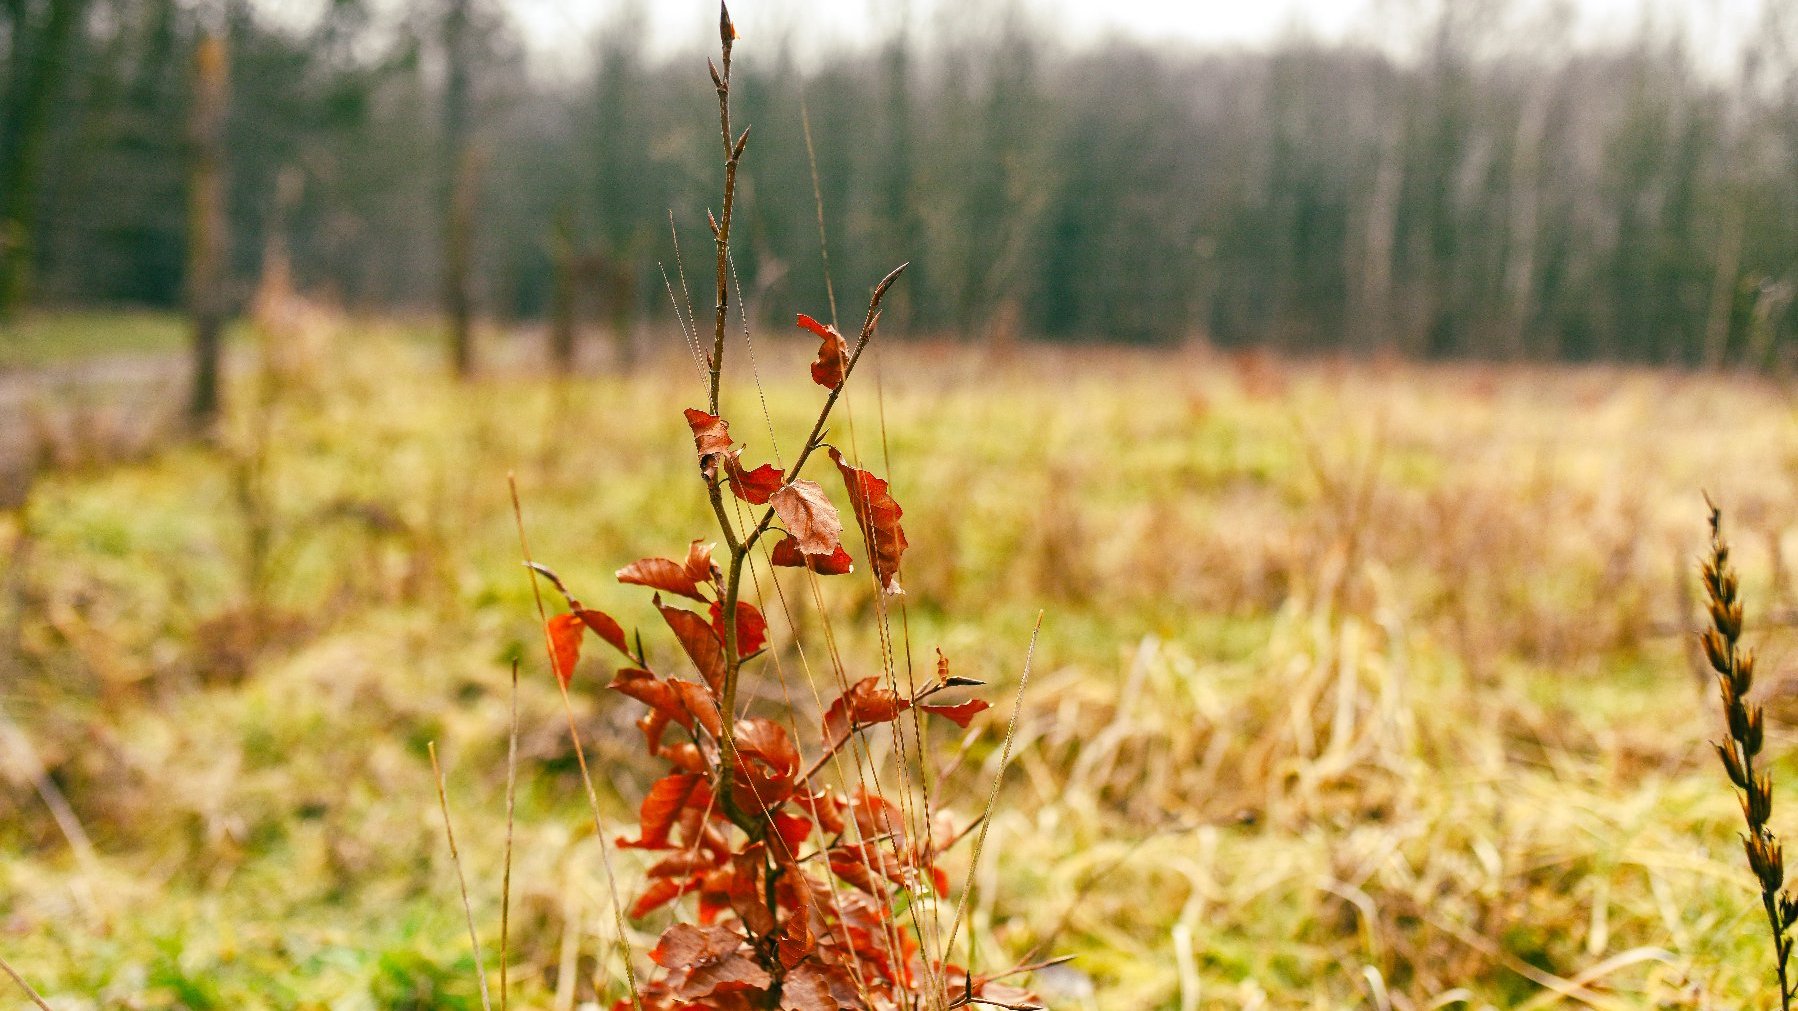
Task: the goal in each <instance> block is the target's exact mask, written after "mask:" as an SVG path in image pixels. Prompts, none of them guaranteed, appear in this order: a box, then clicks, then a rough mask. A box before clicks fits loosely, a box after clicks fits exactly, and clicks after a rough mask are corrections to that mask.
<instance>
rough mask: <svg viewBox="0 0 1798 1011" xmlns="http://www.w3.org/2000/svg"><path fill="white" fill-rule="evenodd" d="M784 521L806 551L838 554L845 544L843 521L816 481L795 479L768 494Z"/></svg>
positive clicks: (802, 550) (828, 554)
mask: <svg viewBox="0 0 1798 1011" xmlns="http://www.w3.org/2000/svg"><path fill="white" fill-rule="evenodd" d="M768 504H769V505H772V506H773V507H774V512H775V514H776V515H778V516H779V517H780V522H781V525H782V526H784V527H786V528H787V533H788V534H790V535H792V537H793V539H794V540H795V541H797V542H798V547H799V551H800V553H802V554H806V555H822V556H824V557H826V558H828V557H830V556H832V555H834V554H836V553H837V551H839V550H840V549H841V548H842V546H843V521H842V519H841V518H840V517H839V516H838V515H837V507H836V506H834V505H832V504H831V502H830V498H829V497H828V496H826V495H825V494H824V489H823V488H822V487H820V486H819V484H818V482H816V481H793V482H791V483H789V484H784V485H782V486H781V487H780V489H779V490H778V491H776V492H775V493H774V494H772V495H770V496H768Z"/></svg>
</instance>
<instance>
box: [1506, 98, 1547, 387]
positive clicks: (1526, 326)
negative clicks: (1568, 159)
mask: <svg viewBox="0 0 1798 1011" xmlns="http://www.w3.org/2000/svg"><path fill="white" fill-rule="evenodd" d="M1549 98H1550V95H1549V91H1548V88H1547V87H1540V88H1537V89H1536V90H1535V92H1534V93H1533V94H1531V96H1530V97H1529V100H1528V101H1527V103H1526V104H1525V106H1524V109H1523V115H1522V117H1521V118H1520V119H1519V120H1518V122H1517V136H1516V140H1515V145H1516V146H1515V147H1514V148H1513V149H1512V151H1511V200H1510V204H1511V206H1510V223H1509V224H1510V233H1511V234H1510V237H1509V239H1510V241H1509V244H1508V248H1507V249H1506V251H1505V281H1504V284H1505V302H1506V306H1505V347H1504V348H1503V351H1504V354H1505V357H1507V358H1511V359H1520V358H1524V357H1526V356H1527V354H1528V351H1529V337H1530V321H1531V317H1532V316H1533V315H1534V309H1535V286H1536V219H1537V217H1538V215H1539V212H1540V209H1541V199H1542V196H1541V181H1542V180H1541V176H1542V172H1541V167H1542V135H1543V132H1544V130H1545V129H1546V127H1547V124H1548V107H1549Z"/></svg>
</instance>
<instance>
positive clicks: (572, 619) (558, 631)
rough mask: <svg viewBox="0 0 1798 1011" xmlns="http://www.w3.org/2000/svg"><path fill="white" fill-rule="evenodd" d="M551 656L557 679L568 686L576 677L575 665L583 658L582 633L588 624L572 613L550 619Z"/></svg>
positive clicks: (564, 685)
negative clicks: (571, 679)
mask: <svg viewBox="0 0 1798 1011" xmlns="http://www.w3.org/2000/svg"><path fill="white" fill-rule="evenodd" d="M548 627H549V656H550V665H551V666H552V667H554V668H555V672H556V680H557V681H560V682H561V683H562V687H563V688H567V687H568V680H569V679H570V678H572V677H574V665H575V664H577V663H579V662H580V659H581V635H582V633H583V631H584V630H585V629H586V625H584V624H583V623H582V622H581V619H580V618H579V617H577V616H576V615H572V614H558V615H555V616H553V617H551V618H550V619H549V626H548Z"/></svg>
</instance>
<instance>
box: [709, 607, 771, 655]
mask: <svg viewBox="0 0 1798 1011" xmlns="http://www.w3.org/2000/svg"><path fill="white" fill-rule="evenodd" d="M712 631H714V632H717V633H718V641H719V642H723V641H724V608H723V607H721V606H719V604H718V602H717V601H715V600H714V601H712ZM766 645H768V619H766V618H764V617H762V612H761V611H759V610H757V609H756V606H755V605H754V604H751V603H750V602H749V601H747V600H739V601H737V655H738V656H740V657H743V656H748V655H749V654H751V653H754V652H757V651H758V650H760V649H761V648H762V647H763V646H766Z"/></svg>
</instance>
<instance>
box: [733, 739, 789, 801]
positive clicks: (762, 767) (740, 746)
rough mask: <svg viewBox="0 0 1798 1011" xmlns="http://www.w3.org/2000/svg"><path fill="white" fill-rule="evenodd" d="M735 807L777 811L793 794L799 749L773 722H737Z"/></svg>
mask: <svg viewBox="0 0 1798 1011" xmlns="http://www.w3.org/2000/svg"><path fill="white" fill-rule="evenodd" d="M736 741H737V777H736V782H737V784H738V785H739V786H740V787H741V788H742V789H741V790H740V792H739V795H738V800H739V803H740V805H741V806H742V807H744V808H747V809H749V810H766V809H771V808H774V807H777V806H778V805H779V804H780V803H781V802H783V801H785V800H786V799H787V795H788V794H790V793H791V792H792V791H793V777H794V776H796V775H798V773H799V749H797V748H795V747H794V746H793V740H792V738H790V737H788V736H787V732H786V730H785V728H783V727H782V726H781V725H780V724H778V723H775V722H774V721H773V720H764V719H747V720H739V721H737V726H736Z"/></svg>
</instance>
